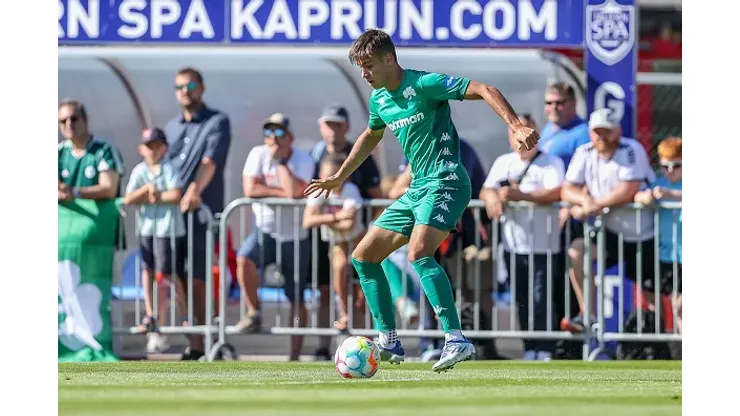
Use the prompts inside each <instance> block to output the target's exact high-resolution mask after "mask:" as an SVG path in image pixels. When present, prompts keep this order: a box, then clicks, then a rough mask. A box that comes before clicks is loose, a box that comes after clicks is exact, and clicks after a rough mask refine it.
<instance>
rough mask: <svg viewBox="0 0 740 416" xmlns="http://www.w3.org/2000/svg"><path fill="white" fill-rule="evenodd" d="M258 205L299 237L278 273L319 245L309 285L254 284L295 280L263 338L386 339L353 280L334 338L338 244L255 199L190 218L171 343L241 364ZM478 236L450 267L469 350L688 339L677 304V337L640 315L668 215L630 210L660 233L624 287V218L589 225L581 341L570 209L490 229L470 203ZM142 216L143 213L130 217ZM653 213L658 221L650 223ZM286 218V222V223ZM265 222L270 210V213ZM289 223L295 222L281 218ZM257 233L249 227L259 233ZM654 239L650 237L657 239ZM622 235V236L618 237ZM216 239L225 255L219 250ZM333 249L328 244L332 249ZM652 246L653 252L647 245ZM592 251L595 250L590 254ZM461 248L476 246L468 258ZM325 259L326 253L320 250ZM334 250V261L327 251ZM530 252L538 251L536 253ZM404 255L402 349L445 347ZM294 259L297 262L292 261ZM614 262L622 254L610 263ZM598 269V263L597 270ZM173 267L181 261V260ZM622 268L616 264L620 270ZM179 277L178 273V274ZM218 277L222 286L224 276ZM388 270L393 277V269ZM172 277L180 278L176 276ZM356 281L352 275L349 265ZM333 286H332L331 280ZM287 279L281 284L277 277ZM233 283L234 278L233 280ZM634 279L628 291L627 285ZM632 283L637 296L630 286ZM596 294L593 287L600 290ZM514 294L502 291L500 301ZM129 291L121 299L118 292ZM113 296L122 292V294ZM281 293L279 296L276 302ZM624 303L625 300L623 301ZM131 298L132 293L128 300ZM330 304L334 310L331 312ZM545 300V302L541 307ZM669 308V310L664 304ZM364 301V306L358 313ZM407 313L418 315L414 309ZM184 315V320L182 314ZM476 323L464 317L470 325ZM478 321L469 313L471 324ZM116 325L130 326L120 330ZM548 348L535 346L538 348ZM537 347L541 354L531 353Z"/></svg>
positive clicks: (590, 355) (300, 206) (528, 212)
mask: <svg viewBox="0 0 740 416" xmlns="http://www.w3.org/2000/svg"><path fill="white" fill-rule="evenodd" d="M392 202H393V200H381V199H378V200H369V201H364V202H363V203H362V208H361V210H362V211H364V215H365V218H372V214H373V209H374V208H383V207H386V206H388V205H389V204H391V203H392ZM255 203H259V204H262V205H263V206H269V207H272V208H273V211H274V215H275V218H278V219H280V218H288V216H289V217H291V218H292V224H293V225H294V226H293V227H292V228H291V229H290V230H286V233H282V231H283V230H281V227H282V226H283V224H282V221H276V229H275V230H273V234H275V233H277V234H289V235H290V239H291V240H292V242H293V248H292V249H293V251H292V253H284V252H283V249H282V245H281V244H277V247H276V251H277V253H276V255H275V263H276V264H278V265H280V264H281V263H282V262H283V260H284V259H286V258H291V257H292V259H291V260H292V262H293V270H300V269H301V264H303V263H302V257H301V256H302V255H304V253H303V252H302V250H300V248H299V247H300V244H301V243H303V244H309V245H310V261H309V264H310V266H309V268H308V272H307V274H308V276H307V277H308V278H307V277H304V276H301V274H300V273H294V275H293V276H282V274H281V273H277V272H275V273H274V274H272V275H266V274H267V273H266V269H268V267H267V266H271V265H269V264H262V265H261V266H262V267H261V271H262V273H261V274H262V276H261V277H260V276H249V277H248V278H251V279H260V287H261V289H260V290H261V291H263V292H262V293H265V292H264V290H265V286H274V287H280V286H281V285H284V283H285V279H293V287H294V292H293V294H292V295H293V296H292V297H293V298H294V302H293V305H292V306H293V308H292V309H293V316H288V314H287V313H286V312H287V311H288V310H289V309H290V306H291V305H290V302H289V301H287V299H286V297H285V296H284V295H282V296H280V295H278V296H277V297H273V298H272V299H270V300H266V301H265V300H263V301H262V302H260V304H261V309H262V314H261V315H262V317H263V325H262V328H261V330H260V331H259V332H260V333H262V334H274V335H301V336H319V337H333V336H339V335H343V334H347V333H350V334H355V335H366V336H371V337H373V336H375V335H376V334H377V331H376V330H374V329H373V323H372V319H371V316H370V313H369V310H368V308H367V305H366V303H364V302H362V299H355V298H354V295H355V294H357V295H358V296H362V293H361V291H358V290H355V289H358V286H359V283H358V282H356V281H354V279H351V278H350V279H348V282H347V296H348V299H347V304H348V305H349V307H348V317H347V318H348V320H347V321H348V322H347V329H346V330H340V329H337V328H335V327H333V326H332V324H331V323H332V322H334V321H336V320H337V319H338V316H340V311H339V306H337V302H336V300H337V296H338V295H337V293H336V292H335V289H334V284H333V283H334V281H335V279H336V278H337V276H336V275H335V271H334V268H333V267H331V265H332V262H333V260H334V259H333V258H331V257H329V258H327V259H326V260H325V262H326V263H328V267H323V268H322V266H321V263H322V261H324V260H322V258H320V256H332V255H333V254H332V253H334V247H336V246H337V243H336V241H335V236H334V234H329V235H328V238H327V236H326V235H324V234H322V233H321V231H320V229H319V228H312V229H310V230H308V232H307V236H305V237H304V238H301V237H302V235H303V234H304V231H302V230H301V229H302V224H301V223H302V217H303V211H304V209H305V205H306V200H304V199H299V200H294V199H280V198H265V199H249V198H241V199H237V200H234V201H232V202H231V203H230V204H228V205H227V206H226V208H225V209H224V211H223V213H221V214H217V215H216V216H215V217H214V215H213V214H212V213H211V212H210V210H209V209H208V208H207V207H203V208H202V209H201V210H200V211H198V212H195V213H190V214H188V215H187V216H186V227H187V229H188V232H187V236H188V239H187V243H186V244H187V246H186V247H187V252H188V256H187V258H188V267H187V268H186V270H187V272H186V276H185V278H184V279H183V280H184V282H185V283H186V284H185V286H186V288H187V290H186V295H185V297H186V300H185V305H184V306H178V305H176V302H173V300H175V299H177V294H176V287H175V286H174V285H171V286H170V287H169V299H168V300H167V301H168V302H169V304H168V305H167V306H168V312H169V317H168V319H167V320H166V322H165V321H162V320H159V319H158V322H159V328H158V329H159V332H160V333H162V334H173V335H174V334H179V335H202V336H204V338H205V347H206V352H207V353H206V359H207V360H215V359H219V358H225V357H234V356H235V355H236V349H235V348H234V346H233V345H232V344H230V343H229V342H228V340H229V338H230V337H233V336H241V335H243V334H244V332H243V331H240V330H238V329H237V328H236V327H235V325H234V324H235V323H236V322H229V320H228V319H226V317H227V304H228V303H229V300H230V296H231V294H232V293H231V289H232V284H231V283H230V282H228V281H227V276H228V275H229V273H228V272H227V270H229V269H230V267H229V266H230V265H229V263H228V258H227V257H228V252H227V247H228V246H229V244H228V242H227V239H228V238H229V237H230V233H229V231H230V230H233V229H237V230H238V232H237V233H236V234H235V235H236V239H237V244H236V245H237V246H239V245H240V244H241V242H242V241H243V240H244V238H245V237H246V231H247V230H248V229H251V232H255V233H256V235H257V238H258V241H259V242H260V245H259V246H260V257H261V258H264V254H265V253H264V246H263V245H262V243H263V242H264V241H265V240H264V239H265V236H266V235H267V234H266V233H264V232H263V231H262V230H260V228H259V227H257V226H255V225H254V224H251V223H252V222H253V221H251V219H253V214H252V213H251V207H252V205H253V204H255ZM327 205H330V206H337V207H339V206H341V203H333V202H328V203H327ZM468 207H469V209H470V211H471V214H472V218H473V222H474V226H475V227H476V231H475V232H473V233H469V235H472V239H471V238H467V240H469V241H463V240H465V238H464V236H465V235H466V233H467V232H468V231H469V230H467V229H463V230H462V232H458V233H454V234H453V237H452V238H453V239H455V240H457V241H456V244H457V245H456V247H457V248H456V249H454V250H452V251H451V253H450V254H449V255H447V256H445V257H444V258H443V259H442V263H443V266H445V268H446V270H447V272H448V274H449V276H450V280H451V283H452V286H453V289H454V291H455V300H456V303H457V307H458V311H459V313H460V315H461V319H462V320H463V321H467V322H468V324H467V326H466V327H464V333H465V334H466V336H467V337H468V338H470V339H475V340H486V339H487V340H491V339H522V340H525V348H527V345H528V344H527V343H530V344H529V345H535V346H534V347H533V348H540V347H541V346H542V345H545V344H546V345H547V348H551V346H552V344H553V343H554V342H557V341H569V342H576V343H580V344H581V345H582V354H580V355H581V356H582V358H583V359H584V360H594V359H598V358H599V357H600V356H601V355H604V354H605V355H609V356H614V355H615V353H614V348H615V345H614V344H618V343H621V342H639V343H643V342H680V341H681V339H682V338H681V334H680V333H679V331H678V329H677V326H676V324H675V322H676V318H677V306H676V303H672V304H669V306H667V307H668V308H670V309H671V313H670V314H666V310H665V309H666V306H664V305H665V302H662V301H657V302H655V315H656V316H659V317H663V316H665V315H669V317H668V318H667V319H668V321H670V322H671V323H672V324H671V325H670V327H669V328H667V329H666V328H664V325H663V319H656V320H655V323H654V325H655V328H651V329H650V330H645V329H644V328H643V327H644V325H643V323H644V316H643V315H644V313H643V312H642V308H640V307H637V308H635V302H636V300H638V299H642V296H643V293H642V292H643V291H642V290H641V288H642V284H643V280H644V279H649V278H651V277H655V276H658V278H657V279H656V280H655V282H656V284H655V292H656V293H661V279H660V273H661V269H660V268H661V265H660V247H659V242H660V241H661V238H660V236H661V234H660V232H661V230H660V227H659V226H658V224H659V223H660V218H659V213H658V210H657V209H654V207H643V206H641V205H638V204H630V205H628V206H625V207H622V208H620V210H622V215H623V216H624V215H625V214H624V210H629V212H633V213H634V215H635V220H634V225H635V227H636V228H637V229H641V227H645V226H646V225H645V224H642V223H641V221H645V219H646V218H650V220H651V221H650V222H652V223H653V224H654V226H653V227H652V229H651V230H652V231H651V234H652V238H651V239H650V240H652V242H653V246H652V247H644V245H646V244H642V243H638V244H637V252H636V256H637V258H638V259H637V263H638V267H637V276H626V270H625V267H624V260H625V259H624V256H625V250H624V243H625V241H624V237H625V236H624V235H623V233H621V232H620V233H616V234H617V238H618V253H617V257H618V260H617V266H615V267H612V268H607V267H606V265H607V257H608V256H607V250H606V249H607V234H608V233H607V230H608V228H609V225H608V221H606V219H609V218H610V215H614V214H615V212H616V210H612V211H611V212H610V211H609V210H606V211H605V212H603V213H601V214H600V215H598V216H596V217H594V218H592V219H591V220H589V221H584V222H583V235H584V236H586V237H589V238H585V239H584V241H585V242H586V244H585V245H584V250H583V258H584V268H583V275H584V281H585V282H593V283H592V284H584V285H583V288H582V290H583V296H582V298H583V300H582V303H583V305H580V309H581V310H583V311H590V310H592V307H593V308H594V309H595V314H594V316H592V315H591V314H590V313H584V314H583V324H584V327H585V330H584V331H583V332H582V333H573V332H568V331H564V330H561V329H560V325H559V324H560V323H559V319H560V318H562V317H570V316H572V312H573V311H577V310H578V306H577V305H578V303H577V299H573V294H574V293H575V292H574V290H573V288H572V284H571V278H570V266H571V257H570V256H569V255H568V250H569V246H570V243H571V241H572V240H573V239H574V238H575V237H577V236H576V235H572V233H573V230H574V229H575V227H573V222H572V221H573V220H572V218H569V219H564V218H563V216H562V215H561V214H562V212H561V211H562V210H563V209H566V208H567V205H566V204H562V203H561V204H555V205H552V206H535V205H533V204H530V203H525V202H516V203H508V204H507V208H506V211H505V212H504V215H503V216H502V217H501V218H500V219H499V220H493V221H488V216H487V214H486V211H485V204H484V202H483V201H480V200H472V201H471V202H470V204H469V206H468ZM660 207H661V208H664V209H669V210H673V212H674V213H675V214H674V221H673V230H672V234H673V235H672V241H673V251H674V254H676V253H675V251H676V247H678V245H679V238H680V237H679V236H678V231H677V227H678V215H680V214H679V213H680V208H681V204H680V203H661V205H660ZM132 208H133V207H132ZM644 210H648V211H649V216H645V215H644V213H643V215H641V212H643V211H644ZM286 211H287V213H286ZM263 212H264V210H263ZM134 213H135V214H134V215H133V217H134V221H138V219H137V217H138V211H134ZM283 214H286V215H283ZM124 219H125V220H130V219H131V215H125V216H124ZM195 221H200V222H201V223H205V224H204V228H205V229H206V232H205V234H204V235H199V237H203V238H204V239H205V247H206V249H205V254H204V255H205V265H206V276H205V288H206V296H205V320H204V322H197V320H196V319H195V313H194V293H193V279H194V276H193V273H192V270H193V261H194V259H195V257H194V255H197V253H195V250H194V247H195V241H194V240H193V239H194V238H196V233H195V232H194V231H195V226H196V224H195ZM250 224H251V225H250ZM648 228H649V227H648ZM612 234H614V233H612ZM216 236H217V238H218V243H216ZM325 240H326V241H325ZM650 240H646V242H649V241H650ZM592 241H593V243H592ZM356 242H357V240H355V241H349V242H347V243H345V244H346V247H345V250H344V252H345V253H348V254H349V253H351V252H352V250H353V248H354V247H353V245H354V244H355V243H356ZM463 243H466V244H467V245H468V246H467V247H463ZM136 244H137V242H134V241H132V242H130V243H129V248H130V249H132V248H133V247H135V246H136ZM170 244H171V245H172V246H173V247H174V246H175V245H176V242H175V237H174V236H171V237H170ZM322 245H323V246H324V248H321V246H322ZM326 247H328V249H326ZM528 247H534V249H529V248H528ZM217 248H218V258H217V260H218V261H217V263H216V262H214V256H215V254H214V253H215V252H216V249H217ZM647 250H651V253H652V255H653V259H654V267H653V276H645V275H643V274H644V272H645V270H644V268H643V267H641V266H640V265H639V263H640V262H641V259H646V258H647V257H645V256H646V253H647ZM403 251H404V250H403V249H400V250H399V251H398V252H396V253H394V254H392V255H391V256H390V257H389V258H388V262H389V265H392V266H393V267H395V268H396V269H398V274H399V276H400V279H399V281H400V283H399V285H398V288H399V289H398V291H397V292H398V293H399V294H400V295H398V296H399V297H400V298H403V299H405V300H406V302H410V303H414V304H415V307H416V315H414V319H406V318H408V317H406V316H404V313H405V312H404V311H405V309H403V308H401V307H399V308H398V310H397V314H398V317H399V319H400V323H399V325H398V327H399V330H398V334H399V336H402V337H416V338H431V339H438V338H442V337H443V336H444V335H443V332H442V331H441V329H438V325H437V323H436V322H435V320H434V313H433V311H432V310H431V308H430V307H428V304H427V303H426V299H425V296H424V294H423V291H421V290H420V287H419V282H418V280H415V279H417V278H416V277H415V276H414V271H413V269H412V268H411V267H409V265H408V262H407V261H406V260H405V254H404V252H403ZM290 254H292V255H290ZM612 255H613V254H612ZM588 259H594V262H590V261H588ZM171 261H172V262H173V263H174V261H175V258H174V256H173V258H172V259H171ZM612 262H613V261H612ZM135 263H136V264H135V265H134V269H135V276H136V277H135V287H136V292H137V293H138V292H139V291H140V290H141V288H142V282H141V272H140V266H139V260H138V257H136V260H135ZM173 265H174V264H173ZM213 266H217V270H219V271H220V272H219V273H218V276H217V277H214V267H213ZM680 266H681V265H680V263H679V262H677V261H673V264H672V267H673V269H674V273H673V279H674V281H673V282H672V293H671V294H669V295H672V297H673V298H675V297H676V296H679V295H680V293H679V292H678V286H679V284H678V282H677V281H676V280H677V277H676V276H677V275H678V273H676V271H677V270H676V269H677V268H680ZM389 267H390V266H389ZM172 270H176V268H175V267H172ZM349 270H350V272H351V270H352V266H351V265H349ZM394 270H395V269H394ZM324 274H326V276H324ZM276 276H277V277H276ZM232 277H235V276H232ZM628 278H629V279H628ZM632 280H634V284H632V283H631V281H632ZM592 285H593V287H592ZM504 288H505V289H506V290H502V289H504ZM119 290H120V291H122V290H123V288H120V289H119ZM158 290H159V285H155V286H154V311H155V315H157V311H158V310H159V308H160V305H158V302H159V299H160V296H159V294H158V293H157V292H158ZM114 291H115V289H114ZM275 291H276V292H278V293H279V290H277V289H276V290H275ZM615 292H616V293H615ZM119 293H122V292H119ZM501 293H507V294H508V295H509V296H510V300H509V301H508V302H507V301H506V300H505V298H503V297H500V296H496V295H497V294H501ZM322 297H323V298H324V299H323V301H322ZM543 297H544V301H543V300H542V298H543ZM659 299H662V297H661V298H659ZM356 301H359V302H356ZM301 305H305V307H306V309H307V310H308V311H309V316H308V317H307V319H306V321H305V322H300V323H299V324H296V322H297V320H298V318H299V311H300V308H301ZM406 306H408V304H407V305H406ZM183 308H184V309H185V311H182V310H179V309H183ZM267 309H271V310H272V312H271V313H272V314H274V316H273V315H271V314H268V313H266V310H267ZM633 310H634V311H636V315H637V321H638V325H637V330H636V331H635V332H626V331H625V321H626V319H627V316H629V315H630V314H631V313H633ZM142 311H143V301H142V299H141V296H134V314H133V315H134V317H133V318H134V319H133V320H134V321H135V322H130V319H129V322H124V324H123V325H119V326H116V327H114V329H113V331H114V334H115V335H133V334H136V333H137V330H136V328H135V325H136V324H138V323H139V322H141V318H142V317H143V316H144V312H142ZM464 311H466V312H465V313H466V316H463V314H464ZM467 312H469V313H467ZM246 314H247V308H246V306H245V301H244V299H243V296H239V314H238V315H239V318H238V319H242V318H244V317H245V316H246ZM178 317H181V318H182V319H181V321H182V322H187V326H183V325H181V321H178ZM118 322H122V320H121V319H119V320H118ZM538 342H539V343H544V344H539V346H538V344H536V343H538ZM531 343H535V344H531Z"/></svg>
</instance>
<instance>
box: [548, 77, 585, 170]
mask: <svg viewBox="0 0 740 416" xmlns="http://www.w3.org/2000/svg"><path fill="white" fill-rule="evenodd" d="M576 104H577V103H576V95H575V91H574V90H573V87H572V86H570V85H568V84H566V83H564V82H556V83H554V84H552V85H550V86H549V87H547V90H546V91H545V115H547V120H548V122H547V124H545V126H544V127H543V128H542V131H541V132H540V144H539V148H540V150H542V151H543V152H546V153H550V154H554V155H557V156H559V157H560V158H561V159H563V163H565V168H566V169H567V168H568V164H569V163H570V159H571V158H572V157H573V153H575V151H576V148H577V147H578V146H580V145H582V144H586V143H588V142H589V138H588V126H587V125H586V122H585V121H584V120H583V119H582V118H580V117H578V115H577V114H576Z"/></svg>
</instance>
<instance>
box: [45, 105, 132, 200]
mask: <svg viewBox="0 0 740 416" xmlns="http://www.w3.org/2000/svg"><path fill="white" fill-rule="evenodd" d="M58 116H59V130H60V132H61V134H62V137H64V140H63V141H62V142H60V143H59V177H58V180H59V183H58V187H57V199H58V201H60V202H62V201H64V202H66V201H71V200H73V199H75V198H83V199H94V200H98V201H102V200H112V199H114V198H116V197H118V196H120V182H121V176H123V172H124V166H123V160H122V159H121V154H120V152H119V151H118V149H116V148H115V147H114V146H113V145H112V144H110V143H108V142H107V141H105V140H104V139H102V138H101V137H99V136H95V135H93V134H90V131H89V130H88V120H87V111H86V110H85V105H84V104H83V103H82V102H80V101H78V100H75V99H69V98H68V99H64V100H62V101H61V102H60V103H59V111H58Z"/></svg>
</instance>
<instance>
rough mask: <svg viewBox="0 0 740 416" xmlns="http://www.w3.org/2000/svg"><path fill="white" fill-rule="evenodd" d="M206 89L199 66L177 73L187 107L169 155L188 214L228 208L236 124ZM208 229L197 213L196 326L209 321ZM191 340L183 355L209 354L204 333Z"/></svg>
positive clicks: (172, 132)
mask: <svg viewBox="0 0 740 416" xmlns="http://www.w3.org/2000/svg"><path fill="white" fill-rule="evenodd" d="M204 91H205V86H204V84H203V76H202V75H201V73H200V72H199V71H197V70H195V69H193V68H183V69H181V70H179V71H178V72H177V74H176V75H175V98H177V101H178V103H179V104H180V107H181V109H182V110H181V112H180V113H179V114H178V115H176V116H175V117H174V118H172V119H171V120H170V121H169V122H168V123H167V125H166V126H165V128H164V130H165V134H166V136H167V139H168V140H169V141H170V146H169V150H168V152H167V156H165V160H166V161H168V162H169V163H170V164H171V165H172V167H173V168H174V169H175V171H176V172H177V182H178V187H179V188H180V189H182V192H183V196H182V199H181V200H180V210H181V211H182V212H183V213H187V212H197V211H199V210H200V208H201V206H202V205H206V206H208V208H210V209H211V211H212V212H213V213H214V214H216V213H218V212H221V211H222V210H223V209H224V188H225V187H224V168H225V166H226V158H227V156H228V153H229V146H230V144H231V124H230V122H229V118H228V117H227V116H226V114H224V113H222V112H220V111H218V110H215V109H213V108H210V107H208V106H206V105H205V103H204V102H203V92H204ZM186 224H187V222H186ZM186 227H187V225H186ZM206 228H207V227H206V224H205V221H203V220H201V218H200V215H196V216H195V218H194V221H193V229H192V230H187V232H188V233H190V232H192V237H193V238H192V243H193V250H192V254H193V255H192V259H190V260H192V270H188V271H187V274H189V275H191V276H192V277H193V280H192V281H193V287H192V288H189V290H192V294H193V314H194V319H195V320H196V321H197V322H188V324H190V325H202V324H204V323H205V310H206V309H205V300H206V299H205V293H206V285H205V279H206V274H207V265H206V261H205V259H206ZM214 239H215V237H214ZM214 241H218V240H214ZM188 252H189V251H188ZM186 256H187V255H186ZM188 263H190V262H186V264H188ZM185 278H186V279H187V275H186V276H185ZM186 282H187V280H186ZM189 339H190V345H189V346H188V347H187V348H186V349H185V352H184V353H183V355H182V359H183V360H197V359H199V358H200V357H202V356H203V355H204V351H203V350H204V345H203V337H202V336H196V335H193V336H191V337H189Z"/></svg>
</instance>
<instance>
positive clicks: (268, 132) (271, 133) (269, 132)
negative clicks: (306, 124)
mask: <svg viewBox="0 0 740 416" xmlns="http://www.w3.org/2000/svg"><path fill="white" fill-rule="evenodd" d="M262 134H264V136H265V137H270V136H275V137H283V136H285V130H283V129H265V131H264V132H263V133H262Z"/></svg>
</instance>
